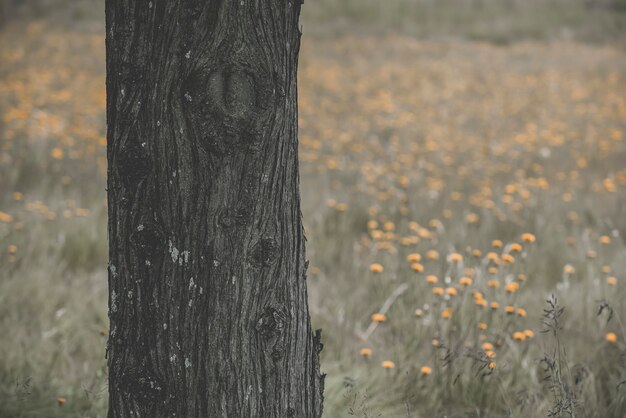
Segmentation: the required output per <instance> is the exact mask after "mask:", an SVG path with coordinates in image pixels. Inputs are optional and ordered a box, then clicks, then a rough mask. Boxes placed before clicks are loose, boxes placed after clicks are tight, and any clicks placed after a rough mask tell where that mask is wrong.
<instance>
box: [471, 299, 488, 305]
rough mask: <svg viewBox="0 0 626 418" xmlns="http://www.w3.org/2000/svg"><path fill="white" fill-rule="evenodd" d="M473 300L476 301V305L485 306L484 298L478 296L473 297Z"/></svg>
mask: <svg viewBox="0 0 626 418" xmlns="http://www.w3.org/2000/svg"><path fill="white" fill-rule="evenodd" d="M474 302H475V303H476V305H478V306H482V307H485V306H487V301H486V300H485V299H482V298H480V299H475V300H474Z"/></svg>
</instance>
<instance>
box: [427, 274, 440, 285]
mask: <svg viewBox="0 0 626 418" xmlns="http://www.w3.org/2000/svg"><path fill="white" fill-rule="evenodd" d="M426 281H427V282H428V283H430V284H434V283H437V282H438V281H439V279H438V278H437V276H435V275H434V274H429V275H428V276H426Z"/></svg>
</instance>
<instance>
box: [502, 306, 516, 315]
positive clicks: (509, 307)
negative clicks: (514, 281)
mask: <svg viewBox="0 0 626 418" xmlns="http://www.w3.org/2000/svg"><path fill="white" fill-rule="evenodd" d="M504 312H506V313H508V314H509V315H510V314H512V313H513V312H515V308H514V307H512V306H511V305H507V306H505V307H504Z"/></svg>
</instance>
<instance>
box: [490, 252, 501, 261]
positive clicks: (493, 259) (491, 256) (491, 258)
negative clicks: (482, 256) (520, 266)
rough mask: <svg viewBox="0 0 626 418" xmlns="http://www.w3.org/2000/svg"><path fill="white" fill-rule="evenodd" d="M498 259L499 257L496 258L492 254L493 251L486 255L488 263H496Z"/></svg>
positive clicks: (495, 255) (494, 254) (496, 255)
mask: <svg viewBox="0 0 626 418" xmlns="http://www.w3.org/2000/svg"><path fill="white" fill-rule="evenodd" d="M499 258H500V257H499V256H498V254H497V253H494V252H493V251H491V252H488V253H487V260H489V261H493V262H494V263H497V262H498V259H499Z"/></svg>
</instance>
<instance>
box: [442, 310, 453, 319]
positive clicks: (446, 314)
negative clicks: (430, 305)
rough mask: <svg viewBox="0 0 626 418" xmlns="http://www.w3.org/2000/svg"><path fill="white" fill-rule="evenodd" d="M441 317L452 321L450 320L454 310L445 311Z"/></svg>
mask: <svg viewBox="0 0 626 418" xmlns="http://www.w3.org/2000/svg"><path fill="white" fill-rule="evenodd" d="M441 317H442V318H443V319H450V318H452V308H446V309H444V310H443V312H441Z"/></svg>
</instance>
